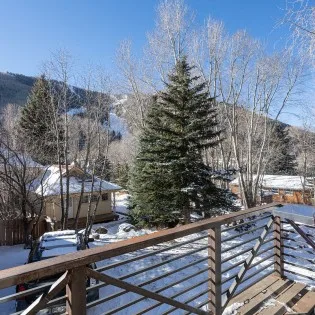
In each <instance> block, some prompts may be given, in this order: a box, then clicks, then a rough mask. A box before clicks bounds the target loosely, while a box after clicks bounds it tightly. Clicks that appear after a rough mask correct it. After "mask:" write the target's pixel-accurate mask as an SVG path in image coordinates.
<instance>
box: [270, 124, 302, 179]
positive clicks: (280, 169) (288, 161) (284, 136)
mask: <svg viewBox="0 0 315 315" xmlns="http://www.w3.org/2000/svg"><path fill="white" fill-rule="evenodd" d="M273 142H276V145H275V147H276V148H277V149H276V150H275V152H274V153H275V154H274V156H273V158H272V160H271V162H270V165H269V168H268V169H267V173H269V174H272V175H296V167H297V162H296V159H295V156H294V154H293V153H292V146H293V143H292V140H291V138H290V135H289V131H288V128H287V126H286V125H284V124H281V123H277V124H276V126H275V131H274V141H273Z"/></svg>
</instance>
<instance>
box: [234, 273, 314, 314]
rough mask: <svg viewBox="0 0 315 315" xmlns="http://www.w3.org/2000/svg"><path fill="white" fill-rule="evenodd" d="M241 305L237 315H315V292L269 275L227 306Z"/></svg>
mask: <svg viewBox="0 0 315 315" xmlns="http://www.w3.org/2000/svg"><path fill="white" fill-rule="evenodd" d="M234 303H241V304H243V306H241V307H240V308H238V310H237V314H247V315H252V314H260V315H284V314H286V315H289V314H315V312H314V308H315V292H311V291H308V290H307V289H306V286H305V285H304V284H302V283H296V282H294V281H291V280H288V279H281V278H279V277H277V276H275V275H270V276H268V277H266V278H265V279H263V280H262V281H260V282H259V283H257V284H255V285H253V286H252V287H250V288H249V289H247V290H246V291H244V292H242V293H240V294H239V295H237V296H235V297H234V298H233V299H232V300H231V302H230V303H229V305H232V304H234Z"/></svg>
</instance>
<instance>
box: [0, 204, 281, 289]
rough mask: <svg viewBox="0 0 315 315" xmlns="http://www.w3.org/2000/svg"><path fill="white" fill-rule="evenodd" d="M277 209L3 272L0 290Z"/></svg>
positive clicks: (240, 214)
mask: <svg viewBox="0 0 315 315" xmlns="http://www.w3.org/2000/svg"><path fill="white" fill-rule="evenodd" d="M277 205H278V203H272V204H268V205H265V206H259V207H254V208H251V209H248V210H243V211H240V212H235V213H231V214H226V215H223V216H219V217H216V218H211V219H206V220H202V221H198V222H195V223H191V224H188V225H184V226H181V227H177V228H173V229H168V230H163V231H159V232H156V233H152V234H148V235H143V236H139V237H137V238H135V239H128V240H125V241H121V242H116V243H112V244H108V245H106V246H104V247H101V246H100V247H96V248H92V249H88V250H85V251H79V252H76V253H72V254H66V255H62V256H58V257H55V258H51V259H47V260H43V261H39V262H34V263H32V264H26V265H23V266H19V267H14V268H10V269H7V270H1V271H0V289H3V288H7V287H10V286H13V285H16V284H20V283H25V282H29V281H32V280H35V279H39V278H41V277H42V276H44V275H45V276H46V277H48V276H52V275H54V274H61V273H63V272H65V271H67V270H71V269H73V268H77V267H80V266H88V265H90V264H91V263H95V262H98V261H100V260H104V259H108V258H112V257H116V256H120V255H123V254H126V253H130V252H134V251H137V250H140V249H144V248H147V247H150V246H154V245H157V244H160V243H164V242H168V241H170V240H173V239H176V238H180V237H184V236H187V235H191V234H195V233H198V232H202V231H205V230H208V229H212V228H215V227H221V226H222V225H224V224H228V223H231V222H234V221H238V220H240V219H246V218H248V217H250V216H252V215H253V214H257V215H258V214H260V213H265V212H267V211H268V210H269V211H270V210H272V209H273V208H274V207H275V206H277Z"/></svg>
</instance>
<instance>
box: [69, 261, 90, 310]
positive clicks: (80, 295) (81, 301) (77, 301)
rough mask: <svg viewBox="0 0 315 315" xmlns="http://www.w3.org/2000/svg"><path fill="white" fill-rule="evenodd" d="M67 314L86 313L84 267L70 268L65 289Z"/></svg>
mask: <svg viewBox="0 0 315 315" xmlns="http://www.w3.org/2000/svg"><path fill="white" fill-rule="evenodd" d="M66 294H67V302H66V310H67V314H68V315H86V267H78V268H75V269H72V271H71V278H70V281H69V283H68V284H67V289H66Z"/></svg>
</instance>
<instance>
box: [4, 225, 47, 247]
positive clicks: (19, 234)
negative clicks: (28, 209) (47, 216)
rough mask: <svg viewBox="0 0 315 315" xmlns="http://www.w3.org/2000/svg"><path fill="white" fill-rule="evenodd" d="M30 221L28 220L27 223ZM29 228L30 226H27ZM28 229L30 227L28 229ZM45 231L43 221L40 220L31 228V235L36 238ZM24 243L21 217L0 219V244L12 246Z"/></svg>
mask: <svg viewBox="0 0 315 315" xmlns="http://www.w3.org/2000/svg"><path fill="white" fill-rule="evenodd" d="M30 224H32V222H31V221H30V222H29V225H30ZM29 228H30V226H29ZM28 230H30V229H28ZM45 232H46V223H45V221H40V222H39V224H37V225H36V227H35V228H34V229H33V232H32V236H33V237H35V238H37V237H39V236H41V235H42V234H43V233H45ZM23 243H24V222H23V219H14V220H3V221H0V246H12V245H17V244H23Z"/></svg>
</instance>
